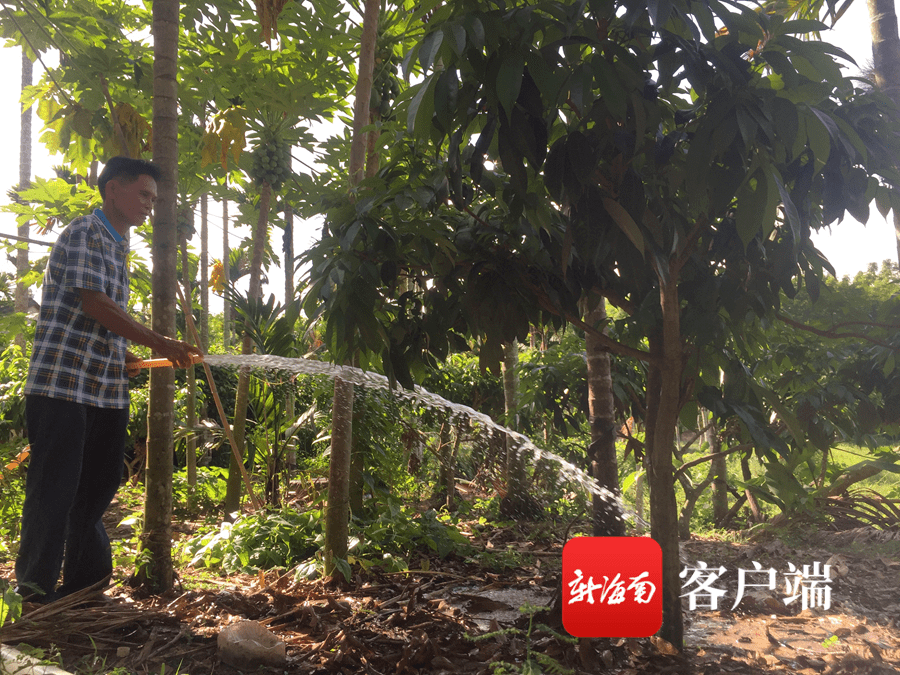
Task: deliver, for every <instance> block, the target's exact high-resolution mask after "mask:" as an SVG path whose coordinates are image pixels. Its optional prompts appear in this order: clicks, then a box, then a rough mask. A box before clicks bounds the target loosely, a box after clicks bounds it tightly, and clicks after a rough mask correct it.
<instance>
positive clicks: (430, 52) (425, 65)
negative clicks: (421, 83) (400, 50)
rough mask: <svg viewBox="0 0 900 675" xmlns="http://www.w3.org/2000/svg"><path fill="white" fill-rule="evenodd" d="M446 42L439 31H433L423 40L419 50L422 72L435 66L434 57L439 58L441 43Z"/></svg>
mask: <svg viewBox="0 0 900 675" xmlns="http://www.w3.org/2000/svg"><path fill="white" fill-rule="evenodd" d="M443 41H444V34H443V33H442V32H441V31H439V30H436V31H432V32H431V33H429V34H428V35H426V36H425V37H424V38H422V45H421V47H420V48H419V65H420V66H422V70H424V71H426V72H427V71H428V69H429V68H431V66H432V65H433V64H434V57H435V56H437V53H438V50H439V49H440V48H441V43H442V42H443Z"/></svg>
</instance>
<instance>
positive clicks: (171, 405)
mask: <svg viewBox="0 0 900 675" xmlns="http://www.w3.org/2000/svg"><path fill="white" fill-rule="evenodd" d="M178 14H179V3H178V2H177V1H175V2H173V1H172V0H156V2H154V3H153V159H154V161H155V162H156V163H157V164H158V165H159V167H160V169H161V170H162V178H161V179H160V182H159V185H158V186H157V189H158V197H157V201H156V208H155V220H154V223H153V225H154V226H153V247H152V257H153V275H152V287H153V299H152V304H151V307H152V314H153V318H152V328H153V330H154V331H156V332H157V333H161V334H162V335H165V336H167V337H175V307H176V306H177V302H176V298H175V295H176V294H175V284H176V283H177V279H176V222H177V217H176V201H177V186H178V85H177V72H178ZM174 391H175V370H174V369H173V368H153V369H152V370H151V371H150V401H149V412H148V418H147V470H146V475H145V484H146V500H145V504H144V531H143V533H142V535H141V547H142V549H143V550H144V551H148V552H149V556H148V557H147V558H146V560H147V564H146V565H145V566H143V567H141V569H140V570H138V571H137V572H138V579H139V580H140V581H141V583H143V585H144V586H145V587H147V588H148V589H150V590H152V591H155V592H162V591H166V590H168V589H170V588H172V585H173V584H174V580H175V573H174V569H173V567H172V450H173V446H174V440H173V433H172V429H173V426H174V419H175V398H174Z"/></svg>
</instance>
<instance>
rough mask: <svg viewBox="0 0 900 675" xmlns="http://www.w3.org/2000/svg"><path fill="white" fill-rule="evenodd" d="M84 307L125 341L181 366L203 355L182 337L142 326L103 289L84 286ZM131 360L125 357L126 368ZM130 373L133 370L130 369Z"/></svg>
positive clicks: (82, 302)
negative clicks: (145, 348) (175, 337)
mask: <svg viewBox="0 0 900 675" xmlns="http://www.w3.org/2000/svg"><path fill="white" fill-rule="evenodd" d="M79 292H80V293H81V307H82V309H83V310H84V313H85V314H87V315H88V316H89V317H91V318H93V319H95V320H96V321H98V322H99V323H100V325H101V326H103V327H104V328H106V329H107V330H111V331H112V332H113V333H115V334H116V335H119V336H121V337H123V338H125V339H126V340H129V341H131V342H134V343H137V344H139V345H144V346H145V347H150V349H152V350H153V351H155V352H157V353H158V354H160V355H161V356H164V357H165V358H167V359H168V360H169V361H171V362H172V363H173V364H174V365H175V366H177V367H179V368H187V367H188V366H190V365H191V364H192V363H193V361H192V360H191V354H196V355H198V356H200V357H202V356H203V352H201V351H200V350H199V349H197V348H196V347H194V346H192V345H189V344H188V343H186V342H182V341H181V340H173V339H172V338H167V337H165V336H164V335H160V334H159V333H156V332H154V331H152V330H150V329H149V328H147V327H146V326H142V325H141V324H139V323H138V322H137V321H135V320H134V319H133V318H132V317H130V316H129V315H128V314H127V313H126V312H125V311H124V310H122V308H120V307H119V306H118V305H117V304H116V303H115V302H113V301H112V299H111V298H110V297H109V296H108V295H106V294H105V293H103V292H101V291H88V290H84V289H81V290H80V291H79ZM127 362H128V359H127V358H126V367H128V366H127ZM128 372H129V374H130V373H131V370H129V371H128Z"/></svg>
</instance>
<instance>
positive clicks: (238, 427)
mask: <svg viewBox="0 0 900 675" xmlns="http://www.w3.org/2000/svg"><path fill="white" fill-rule="evenodd" d="M271 202H272V186H271V185H269V184H268V183H263V184H262V185H261V186H260V188H259V218H258V219H257V221H256V229H255V230H254V232H253V255H252V257H251V260H250V285H249V288H248V289H247V297H248V298H250V299H251V301H256V300H258V299H259V297H260V294H261V293H260V291H261V279H262V259H263V252H264V251H265V247H266V237H267V235H268V234H269V205H270V204H271ZM226 304H228V303H227V302H226ZM252 353H253V340H252V339H251V337H250V333H249V330H247V329H246V328H245V330H244V339H243V342H242V343H241V354H252ZM249 394H250V371H249V369H247V368H241V370H240V374H239V375H238V385H237V391H236V392H235V397H234V426H233V427H232V433H233V434H234V441H235V443H237V444H238V448H237V450H238V455H240V456H241V457H243V456H244V448H245V447H246V443H245V442H244V441H245V438H246V434H247V405H248V402H249ZM237 462H238V460H237V458H236V457H235V455H234V453H233V452H232V453H231V462H230V464H229V468H228V483H227V486H226V489H225V517H226V518H229V517H230V516H231V514H233V513H237V512H238V511H239V510H240V508H241V487H242V486H243V476H242V475H241V469H240V467H239V466H238V463H237Z"/></svg>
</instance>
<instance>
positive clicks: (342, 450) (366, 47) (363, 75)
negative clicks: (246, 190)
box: [324, 0, 381, 576]
mask: <svg viewBox="0 0 900 675" xmlns="http://www.w3.org/2000/svg"><path fill="white" fill-rule="evenodd" d="M380 7H381V5H380V2H379V1H378V0H366V4H365V12H364V16H363V31H362V39H361V41H360V48H359V67H358V68H357V72H358V76H357V80H356V91H355V97H356V98H355V102H354V106H353V138H352V140H351V142H350V167H349V168H350V184H351V185H353V186H356V185H359V183H360V181H361V180H362V178H363V172H364V170H365V161H366V145H367V143H366V136H367V134H365V133H364V132H363V129H364V127H365V126H366V124H368V121H369V99H370V97H371V95H372V76H373V73H374V70H375V40H376V37H377V36H378V13H379V10H380ZM352 410H353V385H352V384H350V383H348V382H344V381H342V380H340V379H339V378H335V380H334V400H333V402H332V425H333V427H334V428H333V429H332V434H331V461H330V468H329V475H330V476H331V478H329V483H328V506H327V511H326V514H327V515H326V522H325V552H324V556H325V574H326V575H328V576H334V562H333V561H334V560H335V559H336V558H344V557H346V552H347V536H348V527H349V518H350V503H349V492H350V456H351V449H352V447H351V446H352V443H353V429H352V424H353V422H352ZM341 415H345V417H343V418H342V417H341ZM345 423H346V424H347V426H349V427H350V428H349V429H346V430H344V429H343V425H344V424H345ZM338 424H341V425H342V426H341V433H340V434H339V433H338ZM338 480H339V481H343V483H341V484H340V485H338V484H337V482H336V481H338ZM342 552H343V553H342Z"/></svg>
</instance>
